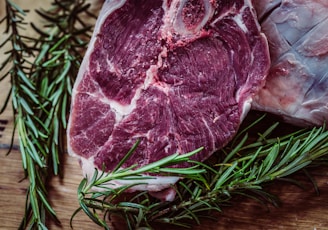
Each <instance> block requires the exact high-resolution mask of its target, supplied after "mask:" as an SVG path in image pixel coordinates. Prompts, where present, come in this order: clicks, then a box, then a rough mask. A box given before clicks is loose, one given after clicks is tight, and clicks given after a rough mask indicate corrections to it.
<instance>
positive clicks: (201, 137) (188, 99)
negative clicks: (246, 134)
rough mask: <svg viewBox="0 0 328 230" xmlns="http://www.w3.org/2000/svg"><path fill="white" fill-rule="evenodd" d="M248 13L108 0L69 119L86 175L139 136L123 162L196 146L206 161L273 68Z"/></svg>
mask: <svg viewBox="0 0 328 230" xmlns="http://www.w3.org/2000/svg"><path fill="white" fill-rule="evenodd" d="M254 12H255V10H254V9H253V7H252V4H251V2H250V1H248V0H224V1H223V0H220V1H208V0H198V1H197V0H192V1H187V0H183V1H177V0H171V1H160V0H140V1H133V0H128V1H122V0H112V1H106V2H105V3H104V5H103V8H102V10H101V12H100V15H99V18H98V20H97V24H96V26H95V31H94V34H93V36H92V38H91V41H90V45H89V48H88V50H87V52H86V55H85V57H84V60H83V63H82V65H81V68H80V72H79V74H78V77H77V80H76V83H75V85H74V89H73V95H72V107H71V114H70V118H69V126H68V150H69V153H70V154H71V155H74V156H77V157H79V158H80V162H81V165H82V168H83V171H84V173H85V174H86V175H87V176H90V175H91V174H92V173H93V170H94V168H95V167H96V168H98V169H103V166H105V167H104V169H105V170H106V171H108V170H111V169H113V168H114V167H115V166H116V165H117V164H118V162H119V161H120V160H121V159H122V158H123V157H124V156H125V154H126V153H127V152H128V151H129V149H130V148H131V147H132V146H133V145H134V144H135V143H136V142H137V140H139V141H140V143H139V145H138V147H137V149H136V151H135V152H134V154H133V155H132V156H131V158H130V159H129V160H128V161H127V162H126V163H125V164H124V165H122V167H123V168H125V167H128V166H130V165H132V164H138V165H139V166H143V165H146V164H148V163H150V162H154V161H157V160H159V159H161V158H163V157H165V156H168V155H171V154H173V153H181V154H182V153H187V152H190V151H193V150H195V149H197V148H199V147H204V149H203V150H202V151H201V152H200V153H198V154H196V155H195V156H194V157H193V159H194V160H198V161H203V160H205V159H206V158H208V157H209V156H210V155H211V154H212V153H213V152H214V151H216V150H217V149H219V148H222V147H223V146H224V145H225V144H226V143H227V142H228V141H229V140H231V138H232V137H233V136H234V134H235V133H236V131H237V129H238V127H239V125H240V123H241V121H242V119H243V118H244V117H245V115H246V114H247V112H248V111H249V109H250V105H251V102H252V98H253V97H254V94H255V93H256V92H257V90H258V89H259V88H260V87H262V86H263V84H264V80H265V77H266V75H267V73H268V70H269V66H270V60H269V51H268V45H267V40H266V38H265V36H264V35H263V34H262V33H261V32H260V27H259V24H258V22H257V20H256V16H255V13H254ZM185 166H189V165H187V164H186V163H184V164H180V165H177V166H176V167H185ZM178 179H179V178H177V177H156V178H155V179H153V180H148V185H142V186H139V187H136V188H134V189H141V190H150V191H160V190H162V189H164V188H166V187H168V186H170V184H173V183H175V182H176V181H177V180H178ZM121 183H123V181H117V184H121Z"/></svg>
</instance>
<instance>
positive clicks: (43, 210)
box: [0, 0, 91, 229]
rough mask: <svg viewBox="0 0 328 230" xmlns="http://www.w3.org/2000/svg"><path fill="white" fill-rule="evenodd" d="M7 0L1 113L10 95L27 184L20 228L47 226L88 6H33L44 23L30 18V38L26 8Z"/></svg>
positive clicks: (74, 3)
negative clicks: (51, 180)
mask: <svg viewBox="0 0 328 230" xmlns="http://www.w3.org/2000/svg"><path fill="white" fill-rule="evenodd" d="M5 4H6V16H5V18H3V19H2V20H1V23H6V30H5V33H6V34H8V37H7V39H6V40H5V41H4V42H3V43H2V44H1V45H0V48H1V49H4V48H5V47H6V46H5V45H8V44H9V45H10V47H11V48H10V49H9V50H7V51H4V52H1V53H5V54H6V55H7V56H6V58H5V61H4V62H3V63H2V65H1V66H0V71H1V76H0V80H1V81H3V80H5V79H7V78H10V82H11V91H10V92H9V94H8V97H7V99H6V101H5V103H4V104H3V106H2V109H1V112H3V111H4V110H5V108H6V107H7V105H8V103H9V101H10V99H12V106H13V111H14V117H15V131H17V133H18V136H19V144H20V152H21V156H22V165H23V168H24V170H25V175H26V178H27V179H28V180H29V183H30V185H29V188H28V192H27V197H26V212H25V217H24V218H23V221H22V224H21V226H20V228H21V229H25V228H27V227H29V228H32V229H45V228H46V225H45V215H46V214H47V215H49V216H51V217H52V218H53V219H55V220H56V221H58V220H57V218H56V213H55V211H54V210H53V208H52V207H51V205H50V202H49V201H48V197H47V190H46V181H47V178H48V177H49V176H51V175H58V174H59V172H60V170H59V169H60V161H59V159H60V154H61V153H63V152H64V148H65V142H64V138H63V137H64V136H65V133H64V132H65V131H64V130H65V128H66V121H67V119H66V115H67V112H68V108H69V100H70V94H71V89H72V84H73V81H74V79H75V77H76V75H77V72H78V69H79V66H80V62H81V59H82V56H81V55H82V54H83V50H84V49H85V47H86V44H87V41H88V40H89V38H90V30H91V27H90V26H88V25H86V24H85V23H84V20H82V17H85V16H86V14H87V13H88V12H87V8H88V5H86V4H85V3H84V1H68V0H66V1H64V0H61V1H59V0H56V1H54V2H53V3H52V6H51V9H49V10H47V11H44V10H38V11H37V13H38V14H39V15H40V17H41V18H42V20H44V21H45V24H44V27H43V28H38V27H37V26H36V25H34V24H33V23H32V24H31V26H32V28H34V29H35V31H36V32H37V34H38V36H36V37H28V36H25V35H24V32H25V30H27V29H31V27H28V23H27V22H26V20H25V18H26V14H27V13H28V11H25V10H22V9H21V8H20V7H19V6H17V5H16V4H14V3H13V2H12V1H10V0H6V1H5ZM8 69H9V71H5V70H8ZM2 72H4V73H2ZM14 133H15V132H13V136H14ZM12 144H13V142H12ZM11 147H12V145H11ZM10 150H11V148H10V149H9V152H10ZM9 152H8V153H9Z"/></svg>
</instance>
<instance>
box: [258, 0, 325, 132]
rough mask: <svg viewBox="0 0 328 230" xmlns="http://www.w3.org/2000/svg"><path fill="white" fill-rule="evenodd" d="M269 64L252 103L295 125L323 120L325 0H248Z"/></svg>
mask: <svg viewBox="0 0 328 230" xmlns="http://www.w3.org/2000/svg"><path fill="white" fill-rule="evenodd" d="M253 4H254V6H255V8H256V10H257V13H258V16H259V20H260V22H261V26H262V29H263V32H264V33H265V34H266V36H267V39H268V42H269V47H270V55H271V62H272V66H271V69H270V73H269V76H268V78H267V81H266V85H265V87H264V88H263V89H262V90H261V91H260V93H259V94H258V97H256V98H255V102H254V104H253V108H255V109H259V110H264V111H267V112H270V113H275V114H278V115H281V116H282V117H284V118H285V120H286V121H287V122H290V123H293V124H296V125H300V126H313V125H322V124H323V123H324V122H325V121H327V120H328V90H327V89H328V65H327V63H328V1H327V0H317V1H313V0H274V1H273V0H253Z"/></svg>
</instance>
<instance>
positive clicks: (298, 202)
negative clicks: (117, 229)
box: [0, 0, 328, 230]
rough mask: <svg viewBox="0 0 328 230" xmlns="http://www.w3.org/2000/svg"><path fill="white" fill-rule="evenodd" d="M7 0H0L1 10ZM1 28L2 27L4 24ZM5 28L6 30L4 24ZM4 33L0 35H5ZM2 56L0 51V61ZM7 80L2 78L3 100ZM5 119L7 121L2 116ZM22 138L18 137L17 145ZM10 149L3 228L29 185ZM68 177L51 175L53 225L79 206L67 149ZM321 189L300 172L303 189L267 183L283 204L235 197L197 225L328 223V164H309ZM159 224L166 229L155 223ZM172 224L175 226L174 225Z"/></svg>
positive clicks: (82, 225)
mask: <svg viewBox="0 0 328 230" xmlns="http://www.w3.org/2000/svg"><path fill="white" fill-rule="evenodd" d="M14 2H16V3H18V4H19V5H20V6H24V5H25V6H28V5H31V4H32V5H33V6H34V7H35V6H36V4H38V5H40V6H41V5H42V4H44V3H49V2H47V1H32V0H20V1H18V0H16V1H14ZM3 3H4V1H3V0H0V16H1V15H3V13H4V11H3V9H4V8H3V6H4V4H3ZM0 29H1V28H0ZM1 33H2V30H1ZM1 33H0V41H1V36H2V35H1ZM2 57H3V56H2V55H1V54H0V63H1V60H2V59H1V58H2ZM9 88H10V85H9V82H1V83H0V105H2V103H3V101H4V98H5V96H6V92H8V90H9ZM0 120H1V121H2V122H1V123H0V130H1V129H4V130H3V131H0V135H1V136H0V146H3V145H6V144H9V143H10V138H11V134H12V130H13V118H12V111H11V109H10V107H8V108H7V109H6V111H5V112H4V113H3V114H1V115H0ZM4 121H6V122H4ZM17 143H18V140H17V137H16V138H15V145H16V146H17ZM6 152H7V151H6V149H4V148H2V149H0V229H17V228H18V226H19V224H20V221H21V219H22V217H23V214H24V206H25V198H26V188H27V186H28V183H27V181H26V180H23V181H21V180H22V179H23V178H24V172H23V170H22V164H21V157H20V152H19V151H18V150H14V151H12V152H11V153H10V155H8V156H6ZM61 163H62V164H63V168H64V178H63V179H61V178H58V177H56V178H53V179H52V180H51V181H50V182H49V185H48V192H49V197H50V199H51V203H52V205H53V207H54V208H55V210H56V212H57V215H58V218H59V220H60V221H61V226H58V225H55V224H54V223H53V222H51V221H49V223H48V227H49V229H70V225H69V221H70V218H71V215H72V214H73V212H74V211H75V210H76V208H78V202H77V195H76V191H77V186H78V184H79V182H80V181H81V179H82V174H81V170H80V167H79V165H78V162H77V161H76V159H74V158H72V157H69V156H68V155H67V154H64V156H63V161H62V162H61ZM310 172H311V173H312V176H313V177H314V178H315V179H316V181H317V183H318V187H319V189H320V195H317V194H316V192H315V190H314V188H313V186H312V185H311V183H310V182H309V180H308V179H307V178H306V177H305V176H304V175H302V174H299V175H297V178H298V179H299V180H300V181H302V182H303V183H304V189H301V188H299V187H296V186H294V185H290V184H287V183H282V182H279V183H278V182H275V183H273V184H272V185H271V186H270V187H269V188H268V189H269V190H270V191H271V192H272V193H273V194H275V195H277V196H279V197H280V199H281V204H280V207H278V208H276V207H272V206H270V205H269V206H265V205H262V204H260V203H257V202H255V201H253V200H250V199H246V198H235V199H233V202H232V204H231V206H230V207H223V208H222V209H223V212H222V213H221V214H213V217H214V218H215V220H212V221H208V220H203V221H202V222H201V224H200V225H199V226H196V225H195V227H194V228H193V229H196V230H197V229H198V230H219V229H220V230H221V229H245V230H246V229H295V230H296V229H301V230H302V229H304V230H306V229H308V230H310V229H316V230H321V229H322V230H324V229H328V167H322V168H316V169H313V170H310ZM73 227H74V229H101V228H100V227H98V226H97V225H95V224H94V223H92V222H91V220H89V219H88V217H87V216H86V215H84V214H83V213H80V214H79V215H77V217H76V218H75V219H74V221H73ZM156 229H163V227H157V228H156ZM170 229H173V228H170Z"/></svg>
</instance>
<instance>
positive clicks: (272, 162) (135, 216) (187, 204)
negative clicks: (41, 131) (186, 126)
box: [71, 118, 328, 229]
mask: <svg viewBox="0 0 328 230" xmlns="http://www.w3.org/2000/svg"><path fill="white" fill-rule="evenodd" d="M260 119H261V118H260ZM260 119H259V120H260ZM259 120H256V121H255V122H254V123H252V124H251V125H250V126H249V127H248V128H245V129H246V130H242V131H240V132H239V133H240V134H241V135H237V136H236V139H235V140H233V141H232V142H231V143H232V144H230V145H228V146H227V147H226V148H224V149H222V150H221V151H220V152H219V153H218V154H217V155H218V156H225V157H224V158H223V159H221V160H220V161H217V162H221V163H216V164H213V163H209V162H207V163H206V164H205V163H201V162H196V161H192V160H190V156H192V154H194V153H196V152H197V151H199V150H195V151H194V152H191V153H188V154H186V155H180V156H179V155H174V156H172V157H169V158H164V159H162V160H160V161H158V162H154V163H152V165H148V166H145V167H142V168H139V169H137V170H135V171H130V170H114V171H112V172H110V173H108V174H104V173H102V174H99V175H98V174H97V173H96V174H95V175H94V176H93V178H89V181H88V180H87V179H84V180H83V181H82V182H81V183H80V186H79V189H78V198H79V203H80V207H79V208H78V209H77V210H76V212H75V213H74V215H76V213H78V212H80V211H84V212H85V213H86V214H87V216H88V217H89V218H90V219H91V220H92V221H94V222H95V223H96V224H98V225H100V226H102V227H103V228H104V229H110V228H109V226H110V225H109V222H110V219H111V216H113V215H116V216H119V217H121V218H122V219H123V220H124V221H125V222H126V225H127V226H128V228H129V229H138V228H142V229H148V228H149V229H152V228H153V227H154V226H156V224H158V223H161V224H172V225H177V226H182V227H191V226H192V225H193V224H194V223H195V222H196V223H197V224H199V223H200V218H201V217H202V216H204V212H213V211H214V212H221V208H220V207H221V206H222V205H223V204H225V203H226V202H228V201H229V200H230V199H231V197H233V196H234V195H236V194H238V195H245V196H251V197H253V198H255V199H259V198H258V197H259V196H261V199H263V198H264V199H265V200H267V201H268V202H272V203H274V202H275V200H274V199H273V198H272V195H270V194H269V193H266V192H265V191H263V189H262V186H263V185H264V184H265V182H269V181H272V180H275V179H278V178H283V177H286V176H288V175H290V174H292V173H294V172H296V171H298V170H300V169H303V168H305V167H306V166H308V165H309V164H311V163H312V162H313V161H315V160H320V159H323V158H324V157H326V156H327V155H328V131H327V130H326V129H325V127H321V128H313V129H312V130H299V131H295V132H292V133H290V134H286V135H284V136H280V137H272V138H269V136H270V135H271V134H272V132H273V131H274V130H275V129H276V127H277V124H278V123H276V124H273V125H272V126H270V127H269V128H268V129H267V130H266V131H265V132H263V133H262V134H260V135H259V137H258V139H257V140H255V141H250V140H249V137H248V132H247V129H250V128H251V127H253V126H254V125H255V124H256V123H258V122H259ZM242 135H244V136H242ZM132 152H133V150H132V151H130V153H129V154H128V155H130V154H133V153H132ZM177 157H180V158H183V159H184V160H185V161H188V162H190V163H193V164H194V166H192V167H191V168H183V169H178V170H177V169H172V168H169V167H168V166H172V165H174V164H176V163H177V161H176V160H177ZM124 160H126V158H125V159H124ZM124 160H123V161H124ZM216 160H217V159H216ZM216 160H215V161H216ZM215 161H214V162H215ZM122 163H123V162H122ZM135 167H136V166H132V168H130V169H135ZM145 172H148V173H151V172H156V173H159V174H162V175H163V173H161V172H165V173H164V175H167V174H169V175H175V176H183V177H184V179H183V180H181V181H180V182H178V183H177V184H176V185H172V187H173V188H174V189H175V190H176V192H177V196H176V198H175V200H174V201H172V202H161V201H159V200H156V199H155V198H153V197H151V196H150V195H149V194H148V193H147V192H145V191H144V192H137V193H133V194H132V195H126V194H124V192H125V191H126V190H128V189H129V188H131V187H133V186H134V184H133V180H135V179H136V178H137V179H138V183H140V181H142V178H143V177H142V176H141V173H145ZM116 179H124V180H129V179H130V180H131V185H129V186H122V187H119V188H106V183H110V181H112V180H116ZM97 188H98V189H97ZM250 194H254V195H250ZM205 214H206V213H205ZM74 215H73V216H72V220H73V219H74ZM205 216H209V215H208V214H207V215H205ZM71 224H72V221H71Z"/></svg>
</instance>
